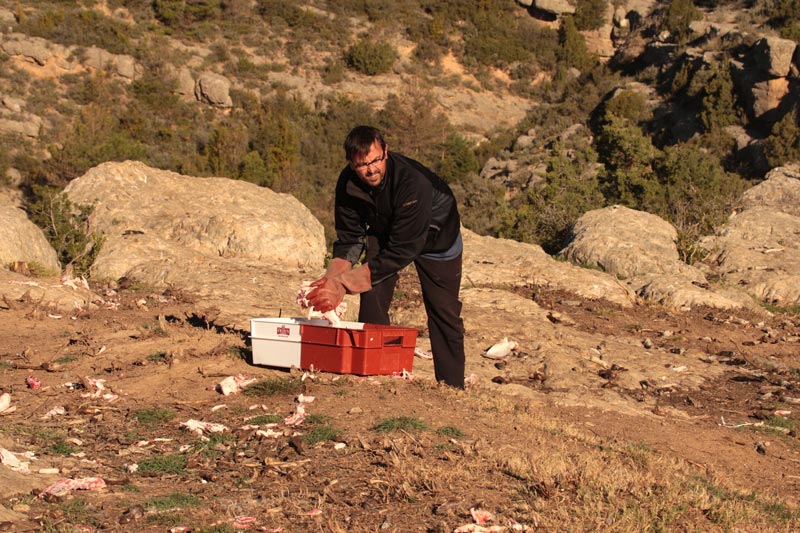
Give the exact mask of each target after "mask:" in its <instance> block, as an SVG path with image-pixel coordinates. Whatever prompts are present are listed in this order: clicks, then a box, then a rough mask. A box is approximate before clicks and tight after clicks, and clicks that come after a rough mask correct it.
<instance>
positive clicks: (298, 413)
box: [283, 403, 306, 427]
mask: <svg viewBox="0 0 800 533" xmlns="http://www.w3.org/2000/svg"><path fill="white" fill-rule="evenodd" d="M305 419H306V407H305V404H303V403H298V404H297V406H296V407H295V411H294V413H292V414H291V415H289V416H287V417H286V418H284V419H283V422H284V423H285V424H286V425H287V426H289V427H295V426H299V425H300V424H302V423H303V422H304V421H305Z"/></svg>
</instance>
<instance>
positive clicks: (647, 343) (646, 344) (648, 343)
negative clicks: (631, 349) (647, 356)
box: [642, 337, 653, 350]
mask: <svg viewBox="0 0 800 533" xmlns="http://www.w3.org/2000/svg"><path fill="white" fill-rule="evenodd" d="M642 346H644V347H645V349H647V350H649V349H650V348H652V347H653V341H651V340H650V337H648V338H646V339H645V340H643V341H642Z"/></svg>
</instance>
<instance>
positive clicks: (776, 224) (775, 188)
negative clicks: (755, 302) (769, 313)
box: [702, 165, 800, 307]
mask: <svg viewBox="0 0 800 533" xmlns="http://www.w3.org/2000/svg"><path fill="white" fill-rule="evenodd" d="M798 200H800V166H798V165H793V166H789V167H780V168H776V169H773V170H772V171H770V173H769V174H767V179H766V180H765V181H763V182H762V183H760V184H759V185H756V186H755V187H753V188H751V189H750V190H748V191H747V192H745V194H744V195H743V197H742V202H741V204H742V208H743V210H741V211H739V212H737V213H735V214H734V215H733V216H731V218H730V219H729V221H728V222H727V223H726V224H725V225H724V226H723V227H722V229H721V230H720V231H719V232H718V234H717V235H714V236H710V237H707V238H705V239H703V241H702V244H703V246H704V247H705V248H707V249H708V250H709V251H710V252H711V254H710V256H709V258H708V261H709V262H711V263H713V264H714V265H715V266H716V268H717V269H718V271H719V273H720V275H721V276H722V279H723V280H724V281H725V282H726V283H727V284H728V285H732V286H739V287H742V288H743V289H744V290H745V291H747V292H748V293H749V294H750V295H752V296H753V297H755V298H757V299H759V300H761V301H763V302H765V303H768V304H772V305H777V306H782V307H784V306H793V305H797V304H798V303H800V240H798V237H800V207H798V205H799V204H798Z"/></svg>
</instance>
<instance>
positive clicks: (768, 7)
mask: <svg viewBox="0 0 800 533" xmlns="http://www.w3.org/2000/svg"><path fill="white" fill-rule="evenodd" d="M764 14H765V15H766V16H767V17H769V21H768V23H769V25H770V26H772V27H773V28H777V29H778V31H780V34H781V37H783V38H785V39H792V40H794V41H797V42H800V2H797V0H770V1H767V2H764Z"/></svg>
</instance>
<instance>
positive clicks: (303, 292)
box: [297, 281, 347, 327]
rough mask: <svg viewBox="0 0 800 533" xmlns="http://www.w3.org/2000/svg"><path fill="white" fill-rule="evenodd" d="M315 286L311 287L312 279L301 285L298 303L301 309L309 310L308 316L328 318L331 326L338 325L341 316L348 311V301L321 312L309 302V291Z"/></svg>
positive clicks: (298, 292)
mask: <svg viewBox="0 0 800 533" xmlns="http://www.w3.org/2000/svg"><path fill="white" fill-rule="evenodd" d="M312 288H313V287H311V282H310V281H304V282H303V283H302V285H300V290H298V291H297V305H299V306H300V308H301V309H304V310H307V311H308V313H307V318H324V319H325V320H327V321H328V322H329V323H330V325H331V326H334V327H338V326H339V325H340V322H341V318H342V317H343V316H344V314H345V313H346V312H347V303H345V302H342V303H340V304H339V305H337V306H336V309H333V310H331V311H326V312H325V313H320V312H319V311H317V310H316V309H314V308H313V307H311V304H309V303H308V299H307V298H306V296H308V293H309V292H311V290H312Z"/></svg>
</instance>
